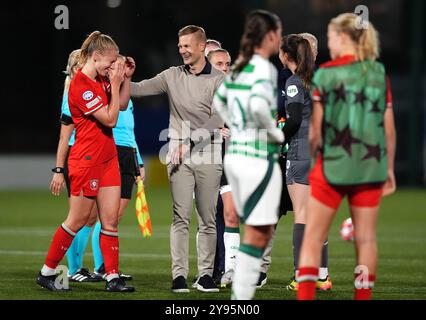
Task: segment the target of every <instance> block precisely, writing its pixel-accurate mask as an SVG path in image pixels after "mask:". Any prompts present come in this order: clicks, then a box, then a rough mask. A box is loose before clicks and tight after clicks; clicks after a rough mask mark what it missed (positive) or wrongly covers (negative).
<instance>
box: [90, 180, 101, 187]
mask: <svg viewBox="0 0 426 320" xmlns="http://www.w3.org/2000/svg"><path fill="white" fill-rule="evenodd" d="M98 187H99V180H98V179H92V180H90V189H92V190H97V189H98Z"/></svg>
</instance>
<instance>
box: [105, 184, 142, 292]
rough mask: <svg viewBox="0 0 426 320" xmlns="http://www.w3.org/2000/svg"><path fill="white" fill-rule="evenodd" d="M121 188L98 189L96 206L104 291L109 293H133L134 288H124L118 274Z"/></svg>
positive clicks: (123, 283)
mask: <svg viewBox="0 0 426 320" xmlns="http://www.w3.org/2000/svg"><path fill="white" fill-rule="evenodd" d="M120 196H121V188H120V187H119V186H112V187H104V188H100V189H99V193H98V197H97V205H98V209H99V218H100V221H101V224H102V229H101V235H100V240H99V241H100V246H101V250H102V256H103V258H104V263H105V271H106V274H107V276H106V280H107V285H106V290H107V291H110V292H133V291H134V288H133V287H130V286H126V283H125V282H124V280H123V279H120V277H119V274H118V260H119V242H118V212H119V208H120Z"/></svg>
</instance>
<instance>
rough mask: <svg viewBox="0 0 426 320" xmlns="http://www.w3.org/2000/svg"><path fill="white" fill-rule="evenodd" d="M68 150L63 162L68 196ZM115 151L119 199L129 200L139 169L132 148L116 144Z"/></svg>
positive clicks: (69, 193)
mask: <svg viewBox="0 0 426 320" xmlns="http://www.w3.org/2000/svg"><path fill="white" fill-rule="evenodd" d="M70 151H71V148H70V149H69V151H68V155H67V158H66V160H65V164H64V177H65V184H66V186H67V192H68V197H70V195H71V191H70V190H71V188H70V181H69V178H68V172H69V171H68V156H69V152H70ZM117 152H118V164H119V166H120V175H121V199H129V200H130V199H131V198H132V192H133V186H134V185H135V181H136V180H135V176H136V170H139V168H136V162H135V158H134V153H133V148H131V147H122V146H117Z"/></svg>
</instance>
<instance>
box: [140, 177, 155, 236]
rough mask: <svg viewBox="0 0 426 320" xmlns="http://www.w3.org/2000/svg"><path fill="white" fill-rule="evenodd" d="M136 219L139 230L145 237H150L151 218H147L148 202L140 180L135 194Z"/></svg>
mask: <svg viewBox="0 0 426 320" xmlns="http://www.w3.org/2000/svg"><path fill="white" fill-rule="evenodd" d="M136 218H137V219H138V224H139V228H140V229H141V232H142V235H143V236H144V238H145V237H151V236H152V226H151V217H150V216H149V210H148V202H147V201H146V196H145V187H144V185H143V181H142V179H140V178H139V179H138V191H137V193H136Z"/></svg>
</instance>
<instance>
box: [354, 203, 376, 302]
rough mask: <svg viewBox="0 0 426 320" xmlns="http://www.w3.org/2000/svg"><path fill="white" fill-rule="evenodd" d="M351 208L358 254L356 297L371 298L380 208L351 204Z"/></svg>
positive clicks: (374, 276)
mask: <svg viewBox="0 0 426 320" xmlns="http://www.w3.org/2000/svg"><path fill="white" fill-rule="evenodd" d="M350 209H351V216H352V221H353V224H354V230H355V248H356V256H357V270H356V272H355V278H356V283H355V296H354V298H355V299H356V300H368V299H370V298H371V291H372V288H373V286H374V281H375V278H376V270H377V240H376V226H377V220H378V215H379V214H378V213H379V208H378V207H373V208H367V207H364V208H361V207H353V206H351V208H350Z"/></svg>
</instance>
